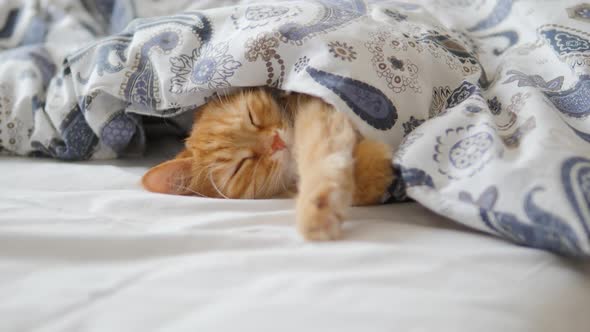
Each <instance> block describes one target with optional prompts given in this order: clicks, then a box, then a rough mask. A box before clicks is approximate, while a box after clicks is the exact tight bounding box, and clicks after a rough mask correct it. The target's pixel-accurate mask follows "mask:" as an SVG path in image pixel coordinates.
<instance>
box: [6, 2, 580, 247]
mask: <svg viewBox="0 0 590 332" xmlns="http://www.w3.org/2000/svg"><path fill="white" fill-rule="evenodd" d="M261 85H266V86H271V87H274V88H279V89H283V90H289V91H297V92H301V93H308V94H312V95H316V96H319V97H321V98H323V99H324V100H326V101H327V102H329V103H331V104H333V105H335V106H336V108H337V109H338V110H339V111H342V112H346V113H347V114H348V115H349V116H350V118H351V119H352V120H353V121H354V122H355V123H356V125H357V126H358V127H359V129H360V130H361V131H362V132H363V134H364V135H366V136H369V137H372V138H375V139H379V140H382V141H384V142H387V143H388V144H391V145H392V148H395V149H396V153H395V156H394V159H393V160H392V165H393V167H394V168H395V170H396V172H397V174H398V176H399V177H398V180H397V181H396V182H395V183H393V184H392V185H391V187H390V190H389V192H388V194H387V197H385V200H386V201H399V200H404V199H406V198H411V199H413V200H415V201H417V202H419V203H421V204H422V205H424V206H426V207H428V208H429V209H431V210H433V211H435V212H437V213H439V214H441V215H444V216H447V217H449V218H451V219H453V220H455V221H457V222H460V223H462V224H464V225H467V226H469V227H472V228H474V229H478V230H480V231H483V232H488V233H491V234H494V235H497V236H500V237H503V238H505V239H507V240H510V241H512V242H515V243H517V244H521V245H526V246H531V247H535V248H540V249H545V250H550V251H553V252H556V253H558V254H563V255H568V256H575V257H589V256H590V5H589V4H585V3H581V2H577V1H533V0H529V1H527V0H521V1H512V0H494V1H486V0H448V1H443V0H429V1H412V2H410V1H408V2H400V1H389V0H313V1H312V0H305V1H264V0H261V1H167V2H157V1H139V0H135V1H133V0H110V1H108V0H105V1H66V0H63V1H55V2H49V1H32V0H30V1H10V0H9V1H4V2H2V3H0V149H2V151H3V153H8V154H19V155H28V156H46V157H52V158H57V159H62V160H87V159H108V158H117V157H124V156H129V155H138V154H140V153H141V151H143V149H144V148H145V145H146V139H145V136H146V134H145V127H146V126H145V124H146V121H147V119H149V118H155V117H159V118H168V119H169V121H172V122H174V121H177V122H182V120H181V119H183V118H182V116H183V115H186V114H188V113H190V112H192V111H194V110H195V108H196V107H197V106H199V105H202V104H203V103H205V102H207V100H208V98H211V96H213V95H215V94H225V93H230V92H231V91H233V90H234V89H237V88H239V87H245V86H261ZM184 119H186V117H185V118H184ZM182 124H184V125H185V126H187V125H188V126H190V120H189V122H188V123H187V122H186V121H184V123H182Z"/></svg>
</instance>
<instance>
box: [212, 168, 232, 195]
mask: <svg viewBox="0 0 590 332" xmlns="http://www.w3.org/2000/svg"><path fill="white" fill-rule="evenodd" d="M209 181H211V185H212V186H213V189H215V191H217V193H218V194H219V195H220V196H221V197H223V198H225V199H229V197H227V196H225V195H224V194H223V193H222V192H221V190H219V188H218V187H217V184H216V183H215V181H213V175H212V174H211V170H209Z"/></svg>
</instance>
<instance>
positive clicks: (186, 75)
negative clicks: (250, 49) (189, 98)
mask: <svg viewBox="0 0 590 332" xmlns="http://www.w3.org/2000/svg"><path fill="white" fill-rule="evenodd" d="M228 49H229V44H228V43H219V44H216V45H212V44H206V45H204V46H202V47H197V48H195V49H194V50H193V52H192V54H190V55H187V54H182V55H180V56H178V57H172V58H170V65H171V69H170V70H171V71H172V73H173V74H174V77H172V78H171V79H170V92H172V93H176V94H184V93H190V92H195V91H199V90H209V89H219V88H229V87H230V84H229V82H228V80H227V79H228V78H229V77H231V76H233V75H234V74H235V72H236V70H237V69H238V68H239V67H241V66H242V63H241V62H239V61H236V60H234V57H233V56H232V55H231V54H228V53H227V51H228Z"/></svg>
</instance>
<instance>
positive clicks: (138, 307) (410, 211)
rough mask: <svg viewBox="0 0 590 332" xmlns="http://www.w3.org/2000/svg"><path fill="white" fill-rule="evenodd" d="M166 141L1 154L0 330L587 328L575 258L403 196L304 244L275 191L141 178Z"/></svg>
mask: <svg viewBox="0 0 590 332" xmlns="http://www.w3.org/2000/svg"><path fill="white" fill-rule="evenodd" d="M176 146H177V143H176V144H175V142H174V141H172V140H169V141H167V142H166V144H164V143H161V144H158V145H154V146H152V148H150V150H149V151H148V154H147V156H146V158H145V159H131V160H116V161H108V162H105V161H90V162H79V163H64V162H59V161H55V160H50V159H35V160H30V159H26V158H18V157H12V158H4V159H3V160H2V162H1V163H0V174H2V176H1V179H2V181H1V182H2V186H1V188H0V285H1V286H0V294H2V296H1V298H2V299H1V300H0V316H1V317H2V319H1V320H0V330H1V331H15V332H16V331H78V332H79V331H113V332H116V331H236V330H240V331H272V330H277V329H280V330H282V331H359V330H371V331H392V330H397V331H490V332H492V331H506V332H508V331H519V332H520V331H568V332H577V331H579V332H585V331H588V326H589V324H590V317H589V316H588V314H587V312H588V311H587V308H588V307H590V265H588V263H581V262H576V261H570V260H568V259H564V258H560V257H558V256H556V255H554V254H551V253H547V252H544V251H540V250H535V249H530V248H526V247H521V246H515V245H512V244H509V243H507V242H506V241H504V240H500V239H497V238H494V237H491V236H489V235H485V234H482V233H477V232H474V231H471V230H469V229H467V228H465V227H462V226H457V224H456V223H453V222H451V221H450V220H447V219H445V218H443V217H440V216H437V215H435V214H434V213H432V212H430V211H428V210H427V209H425V208H423V207H420V206H419V205H417V204H416V203H402V204H398V205H395V207H393V211H394V217H393V218H392V217H391V206H379V207H371V208H355V209H354V210H353V211H352V217H351V220H350V221H348V222H346V224H345V227H344V230H345V234H344V239H343V240H342V241H337V242H331V243H307V242H304V241H303V240H301V239H300V238H299V236H298V235H297V234H296V232H295V230H294V227H293V224H292V223H293V217H294V209H293V202H292V201H291V200H290V199H276V200H258V201H257V200H240V201H231V200H220V199H203V198H196V197H174V196H168V195H160V194H153V193H149V192H146V191H144V190H142V189H141V188H140V186H139V184H138V183H139V180H140V177H141V175H142V174H143V172H144V171H145V170H146V169H147V168H148V167H150V166H151V165H153V164H154V163H155V162H158V161H160V160H162V159H164V158H166V157H169V153H170V150H171V149H173V148H174V147H176ZM65 179H67V181H66V180H65Z"/></svg>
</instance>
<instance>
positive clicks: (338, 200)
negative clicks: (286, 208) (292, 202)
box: [297, 187, 350, 241]
mask: <svg viewBox="0 0 590 332" xmlns="http://www.w3.org/2000/svg"><path fill="white" fill-rule="evenodd" d="M298 200H299V202H298V203H299V204H298V206H297V228H298V230H299V232H300V233H301V235H302V236H303V237H304V238H305V239H306V240H312V241H328V240H335V239H337V238H339V237H340V234H341V224H342V219H343V213H344V211H345V209H346V207H347V204H346V202H347V201H349V200H350V199H349V198H347V197H343V194H342V193H341V192H339V191H338V190H336V189H335V188H333V187H326V188H320V189H319V190H317V191H316V192H315V193H314V194H311V195H308V196H307V197H305V196H300V197H299V199H298Z"/></svg>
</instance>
